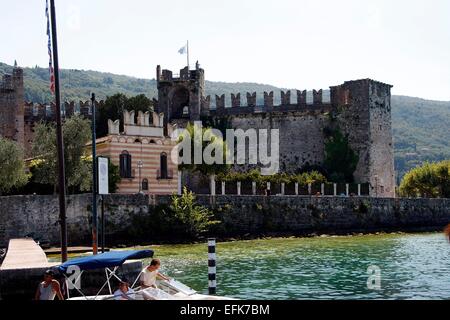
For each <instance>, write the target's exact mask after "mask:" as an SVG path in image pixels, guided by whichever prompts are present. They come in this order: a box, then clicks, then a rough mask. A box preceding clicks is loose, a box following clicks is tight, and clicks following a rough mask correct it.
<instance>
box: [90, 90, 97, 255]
mask: <svg viewBox="0 0 450 320" xmlns="http://www.w3.org/2000/svg"><path fill="white" fill-rule="evenodd" d="M91 108H92V121H91V122H92V252H93V254H97V253H98V218H97V145H96V141H97V135H96V133H95V130H96V128H95V94H94V93H93V94H92V97H91Z"/></svg>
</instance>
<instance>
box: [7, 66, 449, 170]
mask: <svg viewBox="0 0 450 320" xmlns="http://www.w3.org/2000/svg"><path fill="white" fill-rule="evenodd" d="M11 70H12V67H11V66H9V65H6V64H4V63H0V75H1V74H4V73H10V72H11ZM24 72H25V99H26V100H27V101H33V102H39V103H43V102H47V101H49V100H50V99H51V96H50V93H49V90H48V69H46V68H39V67H35V68H25V70H24ZM61 86H62V99H63V100H69V101H70V100H74V101H79V100H83V101H86V100H88V99H89V97H90V94H91V92H95V93H96V95H97V97H98V99H104V98H105V97H106V96H111V95H113V94H115V93H118V92H121V93H124V94H126V95H129V96H132V95H137V94H141V93H144V94H146V95H147V96H148V97H150V98H153V97H156V96H157V91H156V81H155V80H154V79H152V80H148V79H137V78H133V77H128V76H122V75H115V74H111V73H103V72H97V71H84V70H61ZM272 90H273V91H275V92H276V91H279V90H280V88H277V87H274V86H270V85H263V84H256V83H225V82H211V81H207V82H206V91H207V94H208V95H211V96H212V97H213V96H214V95H215V94H218V95H220V94H226V98H227V100H228V101H229V100H230V93H237V92H243V93H245V92H255V91H256V92H258V100H259V102H261V100H262V92H264V91H272ZM275 97H276V98H275V99H276V100H279V94H276V95H275ZM276 102H277V101H276ZM228 104H229V102H228ZM392 117H393V128H394V139H395V158H396V159H395V160H396V169H397V170H398V173H399V175H400V176H402V175H403V174H404V172H406V171H407V170H409V169H411V168H412V167H414V166H416V165H419V164H421V163H423V162H424V161H427V160H429V161H438V160H443V159H450V145H449V141H450V130H449V129H448V128H449V126H450V102H438V101H429V100H423V99H419V98H412V97H405V96H393V97H392Z"/></svg>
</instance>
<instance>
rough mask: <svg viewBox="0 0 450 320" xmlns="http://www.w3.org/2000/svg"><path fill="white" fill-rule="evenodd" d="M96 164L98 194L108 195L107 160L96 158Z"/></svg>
mask: <svg viewBox="0 0 450 320" xmlns="http://www.w3.org/2000/svg"><path fill="white" fill-rule="evenodd" d="M97 163H98V194H109V188H108V164H109V159H108V158H102V157H98V158H97Z"/></svg>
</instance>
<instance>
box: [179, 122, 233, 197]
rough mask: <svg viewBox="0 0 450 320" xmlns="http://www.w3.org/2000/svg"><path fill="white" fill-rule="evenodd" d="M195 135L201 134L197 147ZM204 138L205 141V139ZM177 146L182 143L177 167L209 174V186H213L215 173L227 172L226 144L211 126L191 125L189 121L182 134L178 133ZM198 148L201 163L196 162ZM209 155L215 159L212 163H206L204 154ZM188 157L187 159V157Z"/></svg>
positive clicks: (204, 174)
mask: <svg viewBox="0 0 450 320" xmlns="http://www.w3.org/2000/svg"><path fill="white" fill-rule="evenodd" d="M196 135H199V136H201V140H202V141H201V146H200V148H198V146H196V145H197V144H198V142H197V141H195V140H196V139H195V137H196ZM205 140H206V141H205ZM183 141H189V142H190V143H189V145H187V144H183ZM178 142H179V146H180V145H183V149H182V154H183V163H181V164H179V165H178V169H179V170H180V171H182V170H188V171H191V172H198V173H200V174H201V175H203V176H205V177H206V176H209V180H210V188H211V190H212V189H213V188H214V180H215V176H216V175H217V174H224V173H227V172H229V170H230V168H231V165H230V164H227V153H228V148H227V144H226V143H225V142H224V141H223V139H222V137H221V135H219V134H216V133H215V132H214V131H213V129H212V128H205V127H202V128H200V127H199V126H197V125H192V124H191V123H189V124H188V125H187V127H186V130H185V131H184V132H183V134H181V135H180V137H179V139H178ZM188 149H190V150H188ZM197 149H199V150H200V151H201V153H202V154H201V156H202V161H201V163H196V161H195V158H196V157H195V152H196V151H197ZM186 152H189V153H190V157H187V156H186V157H185V155H186V154H185V153H186ZM207 155H209V156H211V158H213V159H215V161H214V163H207V162H206V161H205V159H204V156H207ZM188 158H189V159H188Z"/></svg>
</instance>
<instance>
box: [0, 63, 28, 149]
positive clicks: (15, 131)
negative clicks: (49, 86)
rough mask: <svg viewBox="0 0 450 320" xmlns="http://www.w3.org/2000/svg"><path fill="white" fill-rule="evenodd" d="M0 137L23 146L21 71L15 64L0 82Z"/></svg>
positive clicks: (22, 88)
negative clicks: (10, 72)
mask: <svg viewBox="0 0 450 320" xmlns="http://www.w3.org/2000/svg"><path fill="white" fill-rule="evenodd" d="M0 136H2V137H5V138H8V139H12V140H14V141H16V142H17V143H18V144H19V145H20V146H23V145H24V85H23V69H21V68H19V67H18V66H17V63H15V64H14V69H13V71H12V74H5V75H3V78H2V80H1V82H0Z"/></svg>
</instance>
